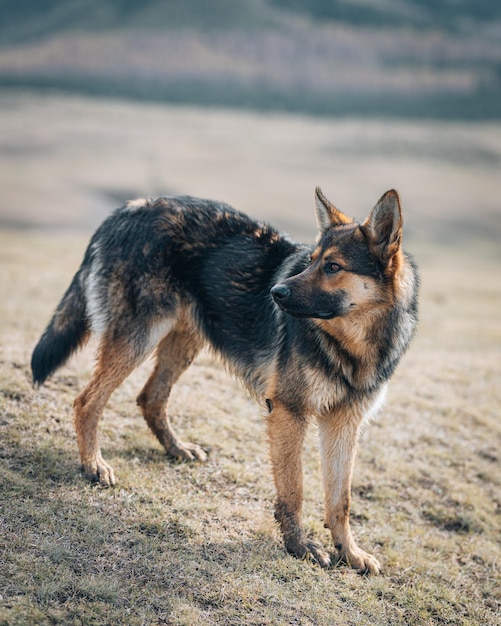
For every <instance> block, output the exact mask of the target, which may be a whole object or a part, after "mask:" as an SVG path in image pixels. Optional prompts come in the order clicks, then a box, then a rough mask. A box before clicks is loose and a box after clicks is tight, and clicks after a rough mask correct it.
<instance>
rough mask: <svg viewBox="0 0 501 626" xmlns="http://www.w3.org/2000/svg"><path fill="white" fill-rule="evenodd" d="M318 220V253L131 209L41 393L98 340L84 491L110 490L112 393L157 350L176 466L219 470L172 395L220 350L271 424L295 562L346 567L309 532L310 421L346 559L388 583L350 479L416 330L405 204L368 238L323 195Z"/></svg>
mask: <svg viewBox="0 0 501 626" xmlns="http://www.w3.org/2000/svg"><path fill="white" fill-rule="evenodd" d="M315 206H316V214H317V220H318V224H319V229H320V234H319V237H318V239H317V243H316V244H315V245H312V246H307V245H302V244H297V243H294V242H293V241H291V240H290V239H289V238H288V237H286V236H284V235H282V234H280V233H279V232H278V231H276V230H275V229H273V228H271V227H270V226H268V225H266V224H263V223H260V222H256V221H254V220H252V219H250V218H249V217H247V216H246V215H244V214H243V213H240V212H238V211H236V210H234V209H233V208H231V207H230V206H228V205H226V204H222V203H219V202H212V201H209V200H202V199H197V198H193V197H189V196H182V197H176V198H158V199H155V200H153V199H147V200H143V199H142V200H136V201H133V202H129V203H128V204H126V205H125V206H124V207H123V208H121V209H119V210H117V211H116V212H114V213H113V214H112V215H111V216H110V217H108V218H107V219H106V220H105V221H104V223H103V224H102V225H101V226H100V227H99V228H98V230H97V231H96V233H95V234H94V236H93V237H92V239H91V241H90V244H89V246H88V248H87V251H86V253H85V257H84V260H83V262H82V265H81V266H80V269H79V270H78V271H77V273H76V274H75V276H74V278H73V280H72V282H71V284H70V286H69V288H68V290H67V291H66V293H65V294H64V296H63V298H62V300H61V302H60V304H59V306H58V307H57V309H56V311H55V313H54V316H53V317H52V320H51V321H50V323H49V325H48V327H47V329H46V330H45V332H44V334H43V335H42V337H41V339H40V341H39V343H38V345H37V346H36V348H35V350H34V352H33V356H32V362H31V365H32V371H33V381H34V384H35V385H40V384H42V383H43V382H44V381H45V379H46V378H47V377H48V376H49V375H51V374H52V373H53V372H54V371H55V370H56V369H57V368H58V367H60V366H61V365H62V364H63V363H64V362H65V361H66V360H67V359H68V357H69V356H70V355H71V354H72V353H73V352H74V351H75V350H76V349H77V348H78V347H80V346H82V345H83V344H84V343H85V342H86V341H87V339H88V338H89V337H90V335H91V334H94V335H97V336H98V337H99V341H100V344H99V350H98V357H97V362H96V367H95V371H94V374H93V376H92V378H91V380H90V382H89V383H88V384H87V386H86V387H85V388H84V390H83V391H82V392H81V393H80V394H79V395H78V397H77V398H76V400H75V403H74V408H75V426H76V432H77V438H78V447H79V452H80V459H81V462H82V465H83V470H84V473H85V475H86V476H87V477H88V478H89V479H91V480H93V481H99V482H100V483H101V484H103V485H113V484H114V483H115V477H114V474H113V470H112V468H111V467H110V466H109V465H108V463H106V461H104V459H103V457H102V456H101V451H100V448H99V442H98V435H97V429H98V422H99V419H100V418H101V415H102V412H103V409H104V407H105V405H106V403H107V401H108V399H109V397H110V395H111V394H112V392H113V391H114V390H115V389H116V388H117V386H118V385H120V384H121V383H122V381H123V380H124V379H125V378H126V377H127V376H128V375H129V374H130V373H131V372H132V371H133V370H134V369H135V368H136V366H137V365H138V364H139V363H141V362H142V361H143V360H144V359H145V358H146V357H147V356H148V355H149V354H150V353H151V352H152V351H153V350H155V349H156V365H155V367H154V371H153V373H152V374H151V376H150V378H149V380H148V381H147V383H146V385H145V387H144V389H143V390H142V392H141V393H140V395H139V396H138V398H137V403H138V405H139V406H140V408H141V411H142V413H143V415H144V418H145V419H146V422H147V423H148V425H149V427H150V428H151V430H152V431H153V433H154V434H155V435H156V437H157V438H158V440H159V441H160V443H161V444H162V445H163V446H164V448H165V450H166V451H167V454H168V455H170V456H172V457H176V458H178V459H184V460H188V461H192V460H199V461H204V460H206V458H207V455H206V452H205V451H204V450H203V449H202V448H201V447H200V446H198V445H196V444H192V443H186V442H182V441H181V440H180V439H179V438H178V436H177V435H176V433H175V432H174V430H173V429H172V426H171V424H170V421H169V417H168V414H167V411H166V408H167V401H168V398H169V394H170V391H171V388H172V385H173V384H174V383H175V382H176V381H177V379H178V378H179V376H180V375H181V373H182V372H183V371H184V370H185V369H186V368H187V367H188V365H189V364H190V363H191V362H192V361H193V359H194V357H195V356H196V354H197V353H198V352H199V350H200V349H201V348H202V346H204V345H208V346H209V347H210V348H211V349H212V350H213V351H214V352H215V353H216V354H217V355H219V356H220V357H221V358H222V360H223V362H224V363H225V364H226V366H227V367H228V368H229V369H230V370H231V371H232V372H233V373H235V374H236V375H237V376H238V377H239V378H240V379H241V380H242V381H243V384H244V385H245V387H246V388H247V389H248V390H249V391H250V393H251V394H252V395H253V396H254V397H255V398H256V399H257V400H258V401H259V402H261V403H262V404H263V408H265V410H266V409H267V429H268V436H269V446H270V455H271V462H272V467H273V478H274V481H275V486H276V490H277V501H276V508H275V518H276V520H277V522H278V523H279V525H280V528H281V531H282V533H283V537H284V542H285V546H286V548H287V550H288V552H290V553H291V554H293V555H294V556H296V557H300V558H304V557H307V556H309V557H310V558H312V559H314V560H315V561H317V562H318V563H319V564H320V565H321V566H323V567H327V566H329V565H330V563H331V558H334V555H331V554H330V553H329V552H328V551H327V550H326V549H324V548H323V547H322V546H321V545H320V544H319V543H317V542H316V541H313V540H312V539H311V538H309V537H308V536H307V535H306V533H305V530H304V529H303V525H302V520H301V509H302V497H303V486H302V462H301V451H302V446H303V440H304V435H305V430H306V427H307V423H308V419H309V418H311V417H313V418H315V419H316V420H317V422H318V428H319V438H320V449H321V460H322V473H323V483H324V489H325V521H326V528H329V529H330V531H331V533H332V538H333V542H334V546H335V548H336V550H337V553H338V554H337V558H339V559H342V560H343V561H345V562H347V563H348V564H350V565H351V566H353V567H354V568H356V569H357V570H359V571H361V572H368V573H378V572H379V569H380V565H379V563H378V561H377V560H376V559H375V558H374V557H373V556H372V555H370V554H367V553H366V552H364V551H363V550H361V549H360V548H359V547H358V546H357V544H356V543H355V541H354V539H353V536H352V533H351V530H350V525H349V510H350V486H351V476H352V470H353V464H354V459H355V452H356V446H357V439H358V436H359V431H360V428H361V425H362V422H363V421H364V420H365V419H367V418H368V417H370V416H371V415H373V414H374V413H375V412H376V410H377V409H378V408H379V407H380V405H381V404H382V402H383V399H384V396H385V391H386V386H387V381H388V379H389V378H390V376H391V375H392V373H393V371H394V370H395V367H396V365H397V363H398V361H399V359H400V357H401V356H402V354H403V352H404V351H405V349H406V348H407V346H408V344H409V341H410V339H411V337H412V335H413V332H414V329H415V326H416V320H417V284H418V279H417V273H416V268H415V266H414V263H413V261H412V260H411V258H410V257H409V256H408V255H406V254H405V253H404V252H403V250H402V247H401V239H402V214H401V208H400V200H399V197H398V194H397V193H396V192H395V191H393V190H392V191H388V192H387V193H386V194H385V195H384V196H383V197H382V198H381V199H380V200H379V201H378V203H377V204H376V206H375V207H374V209H373V210H372V212H371V213H370V215H369V217H368V218H367V219H366V220H365V221H364V222H363V223H362V224H359V223H357V222H355V221H353V220H352V219H350V218H348V217H347V216H346V215H344V214H343V213H341V212H340V211H339V210H338V209H336V208H335V207H334V206H333V205H332V204H331V203H330V202H329V201H328V200H327V199H326V198H325V196H324V195H323V194H322V192H321V190H320V189H319V188H317V190H316V194H315Z"/></svg>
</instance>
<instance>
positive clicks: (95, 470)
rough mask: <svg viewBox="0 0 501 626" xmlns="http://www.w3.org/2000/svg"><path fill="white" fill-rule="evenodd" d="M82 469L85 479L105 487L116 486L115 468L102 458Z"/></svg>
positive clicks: (85, 464)
mask: <svg viewBox="0 0 501 626" xmlns="http://www.w3.org/2000/svg"><path fill="white" fill-rule="evenodd" d="M82 469H83V473H84V476H85V478H87V480H90V481H91V482H94V483H99V484H100V485H103V486H104V487H111V486H113V485H114V484H115V473H114V472H113V468H112V467H111V465H108V463H106V461H104V459H103V458H102V457H101V456H99V457H98V458H96V459H93V460H92V461H89V462H87V463H84V464H83V466H82Z"/></svg>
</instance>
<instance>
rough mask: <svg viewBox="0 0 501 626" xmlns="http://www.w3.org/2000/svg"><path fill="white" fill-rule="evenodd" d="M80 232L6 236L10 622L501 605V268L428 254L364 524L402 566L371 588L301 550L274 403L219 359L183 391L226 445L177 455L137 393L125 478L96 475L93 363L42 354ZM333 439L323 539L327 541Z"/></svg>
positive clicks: (374, 456)
mask: <svg viewBox="0 0 501 626" xmlns="http://www.w3.org/2000/svg"><path fill="white" fill-rule="evenodd" d="M85 243H86V240H85V238H84V237H82V236H76V235H69V234H67V235H65V236H61V235H59V236H58V235H55V234H53V235H51V234H45V235H42V234H27V233H25V234H22V233H17V232H4V233H2V234H1V236H0V259H1V266H0V267H1V280H0V285H1V287H0V289H1V293H0V307H1V309H0V316H1V317H0V319H1V324H0V338H1V353H0V368H1V369H0V372H1V382H0V428H1V431H2V434H1V444H0V446H1V447H0V450H1V454H0V457H1V459H0V462H1V465H2V470H1V479H0V480H1V495H2V516H1V530H2V532H1V539H0V541H1V543H2V564H1V571H2V577H1V583H0V584H1V589H0V594H1V605H0V606H1V608H0V623H1V624H9V625H24V624H100V625H101V624H124V623H126V624H130V625H136V624H138V625H139V624H169V625H190V626H191V625H193V624H234V625H244V624H245V625H247V624H270V625H271V624H273V625H277V624H318V625H325V626H331V625H332V624H336V625H340V626H344V625H350V626H352V625H364V624H370V625H372V626H383V625H384V626H386V625H388V624H392V625H393V624H395V625H398V624H401V625H408V624H413V625H414V624H415V625H428V624H429V625H432V624H443V625H446V624H447V625H450V626H467V625H468V626H470V625H472V624H478V625H479V626H480V625H482V626H486V625H494V624H496V623H497V622H496V620H497V619H498V617H497V612H498V611H499V608H500V607H499V603H500V596H499V589H500V576H499V563H500V556H501V550H500V546H499V534H500V530H501V524H500V513H501V500H500V488H501V475H500V471H499V461H500V458H499V445H500V438H501V428H500V425H499V406H500V405H501V388H500V386H499V362H500V345H501V322H500V318H499V310H500V308H501V293H500V290H499V266H498V265H496V263H495V262H494V261H488V260H485V261H476V262H474V261H472V260H471V259H468V260H466V259H461V258H460V257H459V255H457V256H454V255H452V256H449V258H447V259H446V258H445V257H444V256H440V255H437V254H433V253H432V252H430V251H428V252H427V253H426V255H425V254H424V253H423V254H422V255H419V256H420V260H421V264H422V267H423V294H422V314H421V319H422V321H421V326H420V330H419V333H418V336H417V338H416V341H415V343H414V345H413V347H412V349H411V351H410V352H409V354H408V355H407V356H406V357H405V359H404V362H403V363H402V365H401V367H400V369H399V371H398V373H397V375H396V377H395V379H394V381H393V385H392V387H391V392H390V396H389V400H388V404H387V407H386V410H385V411H384V412H383V414H382V416H381V417H380V419H379V420H378V421H377V422H376V423H374V424H372V425H370V426H369V427H368V428H367V429H366V431H365V433H364V436H363V441H362V445H361V450H360V454H359V457H358V461H357V465H356V470H355V477H354V487H353V492H354V502H353V515H352V518H353V526H354V531H355V533H356V535H357V537H358V538H359V541H360V544H361V545H362V547H364V548H367V549H370V550H373V551H374V552H375V553H376V554H377V556H378V558H380V559H381V560H382V562H383V565H384V573H383V575H382V576H380V577H375V578H364V577H360V576H358V575H357V574H355V573H354V572H352V571H350V570H348V569H347V568H345V567H343V566H339V567H336V568H334V569H331V570H329V571H323V570H321V569H320V568H318V567H316V566H315V565H313V564H310V563H308V562H299V561H297V560H295V559H293V558H291V557H289V556H288V555H286V554H285V552H284V549H283V547H282V544H281V539H280V536H279V533H278V530H277V528H276V527H275V524H274V522H273V498H274V492H273V487H272V483H271V477H270V472H269V467H268V460H267V450H266V441H265V436H264V427H263V421H262V419H261V417H260V415H259V409H258V407H257V406H256V405H255V403H254V402H253V401H251V400H250V399H249V398H248V397H247V396H246V395H245V394H244V393H243V392H242V390H241V389H240V387H239V386H238V385H237V384H236V383H235V382H234V381H233V380H232V379H231V378H229V377H228V376H227V374H226V373H225V372H224V371H223V370H222V369H221V368H220V367H219V366H218V365H217V364H215V363H213V362H212V361H211V360H210V359H209V358H208V357H207V356H205V355H203V356H202V357H200V358H199V359H198V360H197V361H196V362H195V364H194V365H193V366H192V367H191V368H190V370H188V372H187V373H186V374H185V375H184V377H183V378H182V379H181V381H180V383H179V384H178V386H177V388H176V389H175V393H174V398H173V401H172V412H173V414H174V415H175V416H176V418H175V423H176V424H177V426H178V429H179V430H180V432H181V433H182V434H183V435H184V436H186V437H187V438H191V439H193V440H195V441H198V442H200V443H202V444H204V445H205V446H208V447H209V448H210V449H211V455H210V461H209V463H208V464H207V465H189V464H173V463H171V462H169V461H168V460H167V459H166V458H165V456H164V454H163V453H162V450H161V449H160V446H159V445H158V444H157V443H156V441H155V440H154V438H153V436H152V435H151V434H150V433H149V431H148V429H147V426H146V424H145V423H144V422H143V420H142V419H141V418H140V416H139V413H138V410H137V407H136V406H135V403H134V398H135V396H136V394H137V392H138V391H139V390H140V388H141V383H142V382H143V380H144V379H145V378H146V375H147V372H146V371H145V370H147V369H148V364H146V365H145V366H144V367H142V368H141V369H140V370H139V371H137V372H136V373H135V374H134V375H133V376H132V377H131V378H130V379H129V380H127V381H126V383H125V384H124V385H123V386H122V387H121V388H120V389H119V390H118V391H117V392H116V394H115V395H114V397H113V399H112V401H111V403H110V406H109V409H108V411H107V413H106V415H105V419H104V421H103V425H102V433H103V449H104V454H105V456H106V458H107V459H108V460H109V461H110V462H111V463H112V464H113V466H114V468H115V470H116V473H117V476H118V480H119V483H118V486H117V487H116V488H114V489H102V488H99V487H95V486H91V485H89V484H87V483H86V482H85V481H84V480H83V478H82V477H81V476H80V475H79V472H78V463H77V450H76V442H75V436H74V433H73V427H72V417H71V403H72V400H73V397H74V395H75V394H76V391H77V389H79V388H81V386H82V385H83V384H84V381H85V379H86V377H87V376H88V372H89V368H90V366H91V363H92V360H91V351H89V350H86V351H85V352H84V353H82V354H81V355H79V356H78V357H77V358H75V359H73V360H72V362H71V363H70V364H69V365H68V366H67V367H65V368H64V369H62V370H60V371H59V372H58V374H57V375H56V376H54V377H53V379H52V380H51V381H50V382H49V383H48V384H47V385H46V386H45V387H43V388H42V389H40V390H38V391H34V390H33V389H32V388H31V385H30V379H29V371H28V363H29V357H30V352H31V349H32V347H33V345H34V343H35V341H36V339H37V337H38V335H39V333H40V332H41V330H42V327H43V326H44V324H45V323H46V321H47V319H48V316H49V314H50V312H51V310H52V308H53V306H54V305H55V303H56V301H57V300H58V299H59V297H60V295H61V293H62V291H63V289H64V288H65V287H66V284H67V283H68V281H69V278H70V276H71V275H72V272H73V270H74V269H75V268H76V267H77V265H78V264H79V262H80V258H81V254H82V251H83V247H84V245H85ZM321 500H322V495H321V487H320V476H319V469H318V456H317V453H316V437H315V432H314V429H312V432H311V434H310V437H309V438H308V441H307V445H306V506H305V516H306V524H307V526H308V528H309V529H310V530H311V531H312V532H314V533H315V534H316V535H317V536H320V537H321V538H322V539H323V540H324V541H327V531H325V530H324V529H323V524H322V502H321Z"/></svg>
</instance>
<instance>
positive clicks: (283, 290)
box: [270, 284, 292, 307]
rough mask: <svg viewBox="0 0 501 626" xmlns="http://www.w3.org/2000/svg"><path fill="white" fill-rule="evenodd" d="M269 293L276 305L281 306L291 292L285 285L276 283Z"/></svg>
mask: <svg viewBox="0 0 501 626" xmlns="http://www.w3.org/2000/svg"><path fill="white" fill-rule="evenodd" d="M270 293H271V295H272V296H273V300H275V302H276V303H277V304H278V306H280V307H282V306H283V305H284V304H285V302H287V300H288V299H289V297H290V295H291V293H292V292H291V290H290V289H289V287H287V285H283V284H282V285H281V284H278V285H275V286H274V287H272V288H271V290H270Z"/></svg>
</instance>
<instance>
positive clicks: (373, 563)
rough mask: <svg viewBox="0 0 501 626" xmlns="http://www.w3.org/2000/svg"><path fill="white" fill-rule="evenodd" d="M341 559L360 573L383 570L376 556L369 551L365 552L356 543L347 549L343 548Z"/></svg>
mask: <svg viewBox="0 0 501 626" xmlns="http://www.w3.org/2000/svg"><path fill="white" fill-rule="evenodd" d="M339 559H340V561H342V562H343V563H346V564H347V565H350V566H351V567H353V568H354V569H356V570H358V572H359V573H360V574H379V573H380V572H381V564H380V563H379V561H378V560H377V559H376V557H374V556H372V554H369V553H368V552H364V550H361V549H360V548H359V547H358V546H356V545H355V546H351V547H350V548H347V549H341V550H340V552H339Z"/></svg>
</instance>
